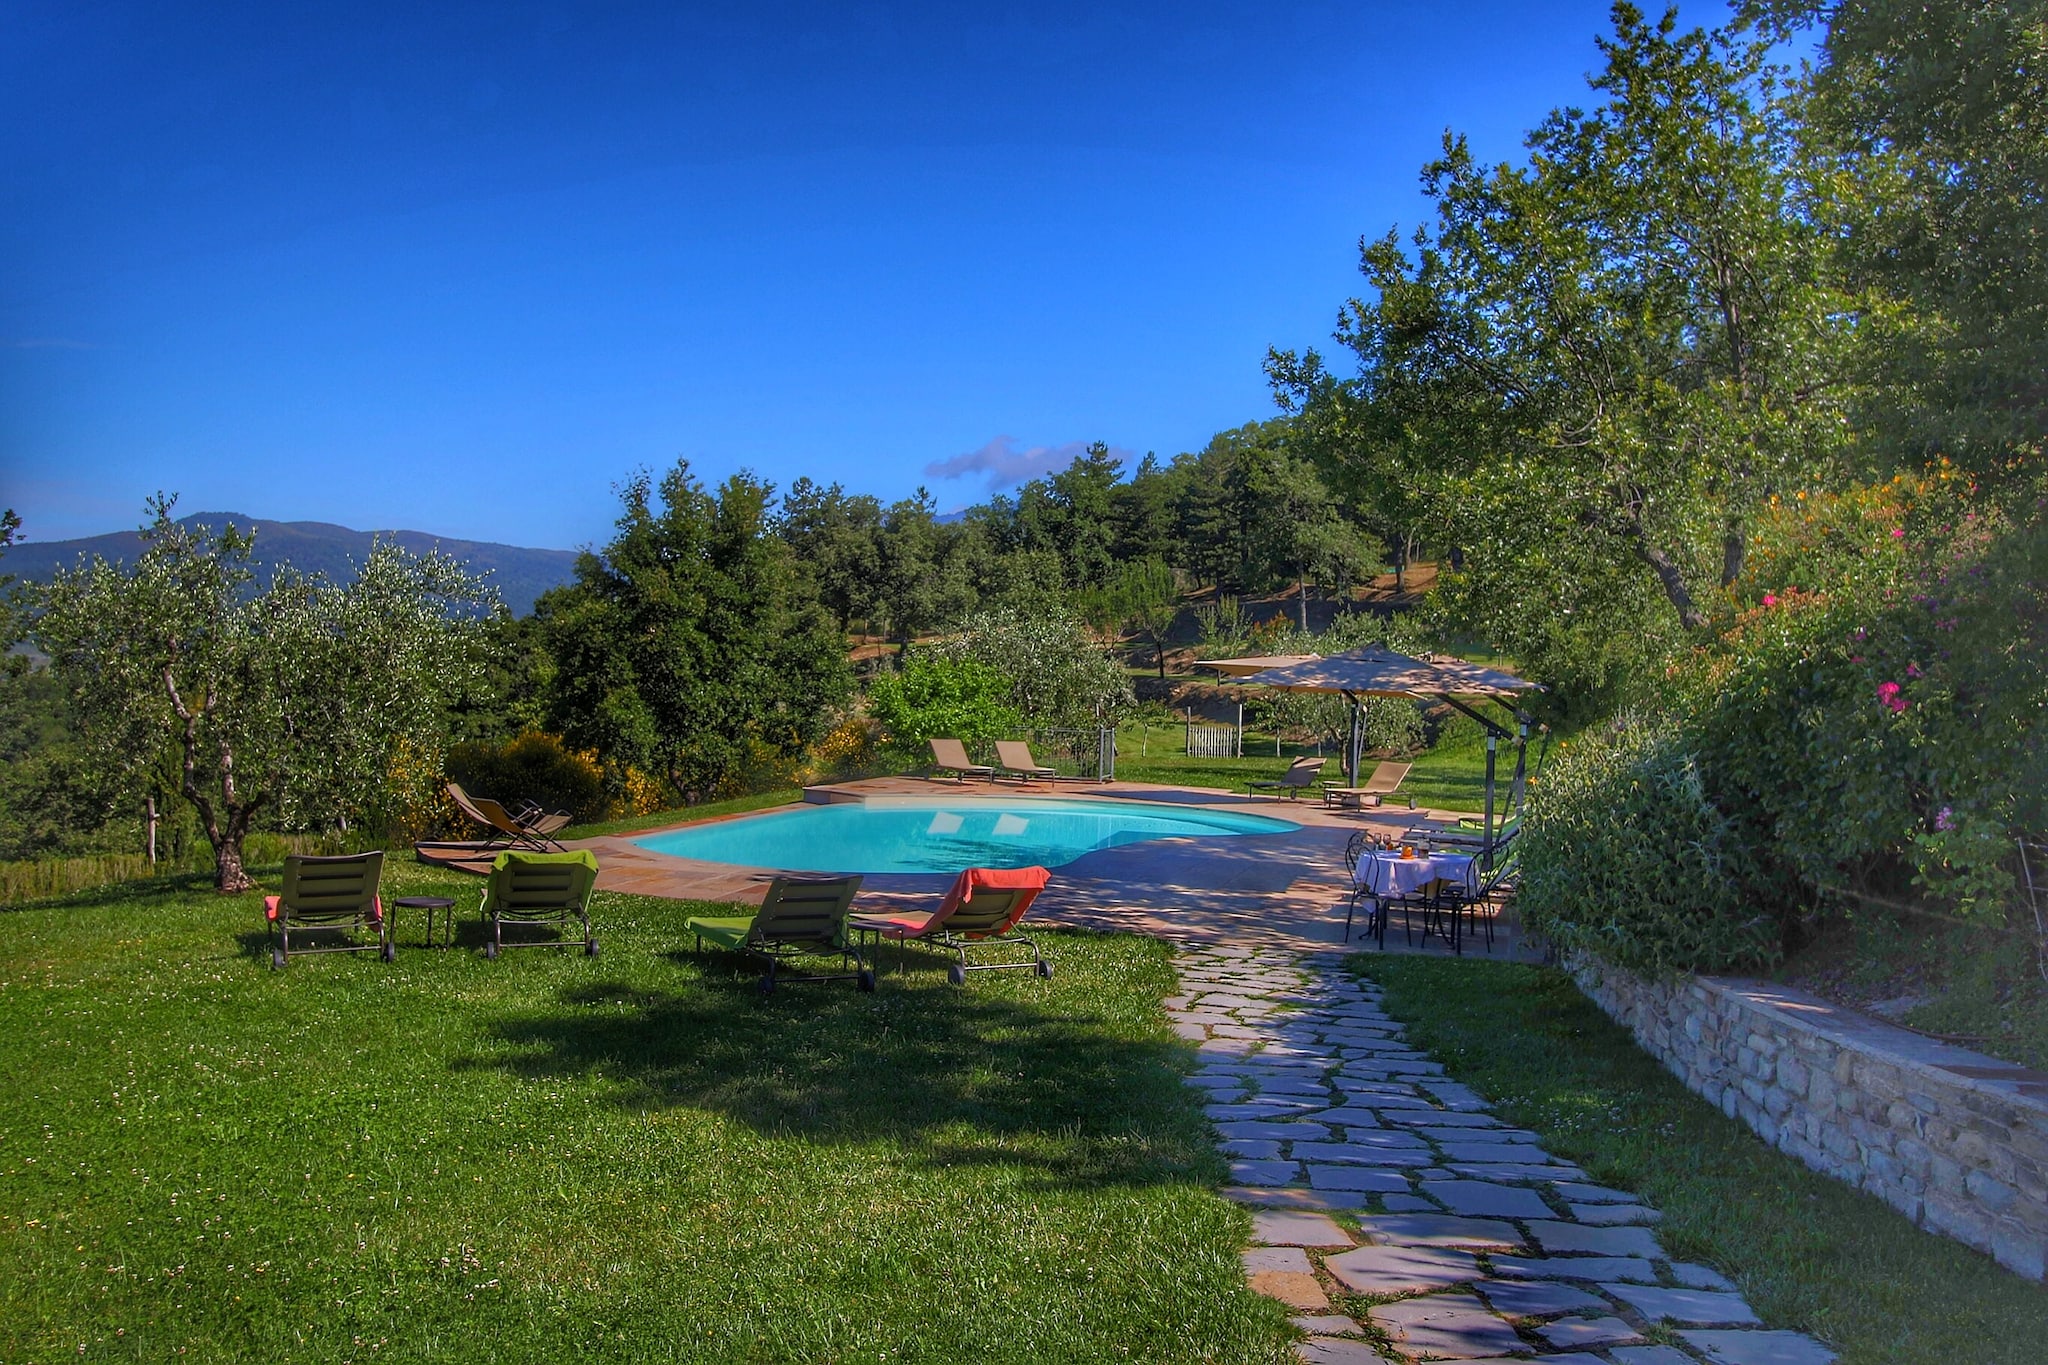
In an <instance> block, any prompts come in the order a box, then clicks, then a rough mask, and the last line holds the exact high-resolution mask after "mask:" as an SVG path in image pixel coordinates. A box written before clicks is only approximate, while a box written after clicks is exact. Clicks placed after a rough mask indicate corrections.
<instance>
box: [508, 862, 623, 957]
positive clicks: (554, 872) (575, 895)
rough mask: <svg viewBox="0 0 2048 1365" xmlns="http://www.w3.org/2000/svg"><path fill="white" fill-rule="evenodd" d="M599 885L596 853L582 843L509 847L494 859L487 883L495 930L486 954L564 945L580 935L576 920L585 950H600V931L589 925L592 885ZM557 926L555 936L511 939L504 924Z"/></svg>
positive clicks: (587, 954)
mask: <svg viewBox="0 0 2048 1365" xmlns="http://www.w3.org/2000/svg"><path fill="white" fill-rule="evenodd" d="M596 885H597V855H596V854H594V853H592V852H591V851H590V850H589V849H584V848H579V849H577V850H575V851H574V852H571V853H527V852H522V851H520V850H516V849H514V850H508V851H506V852H504V853H500V854H499V855H498V856H497V857H496V858H494V859H493V860H492V861H491V879H490V881H489V882H487V883H485V885H484V904H483V914H484V923H485V925H486V926H487V927H488V928H489V929H490V931H491V937H490V941H489V942H487V943H485V944H484V956H485V957H496V956H497V955H498V954H499V953H501V952H503V951H504V950H505V949H507V948H545V947H562V948H565V947H567V946H568V945H569V944H571V943H573V942H575V941H576V940H575V939H574V938H572V937H571V932H570V931H571V924H572V922H573V923H574V924H578V925H581V926H582V929H583V935H582V942H583V955H584V956H585V957H596V956H597V935H596V934H594V933H592V932H591V928H590V891H591V888H592V887H594V886H596ZM507 926H510V927H512V928H514V929H518V930H527V929H554V930H556V931H558V935H559V936H558V937H555V938H529V937H526V936H524V934H522V935H521V936H520V937H518V938H514V939H512V940H510V941H508V940H507V939H506V938H505V929H506V927H507Z"/></svg>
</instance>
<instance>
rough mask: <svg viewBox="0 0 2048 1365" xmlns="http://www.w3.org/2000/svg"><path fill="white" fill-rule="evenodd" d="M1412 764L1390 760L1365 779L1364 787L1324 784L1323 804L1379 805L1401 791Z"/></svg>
mask: <svg viewBox="0 0 2048 1365" xmlns="http://www.w3.org/2000/svg"><path fill="white" fill-rule="evenodd" d="M1413 766H1414V765H1413V764H1411V763H1396V762H1394V761H1393V760H1391V759H1389V760H1388V761H1386V762H1384V763H1381V764H1379V765H1378V766H1377V767H1375V768H1374V769H1373V770H1372V776H1370V777H1368V778H1366V779H1365V785H1364V786H1362V787H1338V786H1332V785H1331V784H1329V783H1327V782H1326V783H1324V784H1323V804H1324V805H1326V806H1364V805H1367V804H1371V805H1375V806H1377V805H1379V804H1380V803H1381V801H1383V800H1384V799H1385V798H1387V797H1389V796H1392V795H1393V794H1394V793H1395V792H1397V791H1399V790H1400V789H1401V783H1402V782H1403V781H1404V780H1405V779H1406V778H1407V776H1408V769H1409V768H1411V767H1413Z"/></svg>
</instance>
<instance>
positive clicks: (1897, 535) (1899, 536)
mask: <svg viewBox="0 0 2048 1365" xmlns="http://www.w3.org/2000/svg"><path fill="white" fill-rule="evenodd" d="M1905 538H1906V528H1905V527H1903V526H1894V527H1892V539H1893V540H1904V539H1905Z"/></svg>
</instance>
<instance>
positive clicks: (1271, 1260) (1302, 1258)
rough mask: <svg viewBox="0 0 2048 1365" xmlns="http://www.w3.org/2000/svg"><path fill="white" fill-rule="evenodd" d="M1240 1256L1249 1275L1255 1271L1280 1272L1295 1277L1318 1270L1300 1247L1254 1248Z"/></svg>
mask: <svg viewBox="0 0 2048 1365" xmlns="http://www.w3.org/2000/svg"><path fill="white" fill-rule="evenodd" d="M1238 1256H1239V1257H1240V1258H1241V1259H1242V1260H1243V1261H1244V1269H1245V1273H1246V1274H1248V1275H1249V1274H1250V1273H1252V1272H1253V1271H1255V1270H1279V1271H1286V1272H1289V1273H1291V1274H1295V1275H1313V1274H1315V1273H1316V1268H1315V1267H1314V1266H1313V1265H1311V1264H1310V1263H1309V1259H1308V1253H1307V1252H1306V1251H1303V1250H1302V1249H1301V1248H1300V1247H1252V1248H1250V1249H1249V1250H1246V1251H1241V1252H1239V1253H1238Z"/></svg>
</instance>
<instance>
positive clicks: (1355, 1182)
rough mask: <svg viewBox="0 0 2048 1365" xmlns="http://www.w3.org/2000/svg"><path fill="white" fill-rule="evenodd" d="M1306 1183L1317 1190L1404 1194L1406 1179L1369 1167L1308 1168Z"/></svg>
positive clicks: (1406, 1188)
mask: <svg viewBox="0 0 2048 1365" xmlns="http://www.w3.org/2000/svg"><path fill="white" fill-rule="evenodd" d="M1308 1183H1309V1184H1310V1186H1312V1187H1313V1188H1315V1189H1318V1190H1365V1191H1369V1192H1371V1193H1373V1194H1406V1193H1407V1192H1408V1177H1406V1176H1404V1175H1402V1174H1401V1173H1400V1172H1399V1171H1386V1170H1375V1169H1374V1168H1372V1167H1370V1166H1310V1167H1309V1168H1308Z"/></svg>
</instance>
